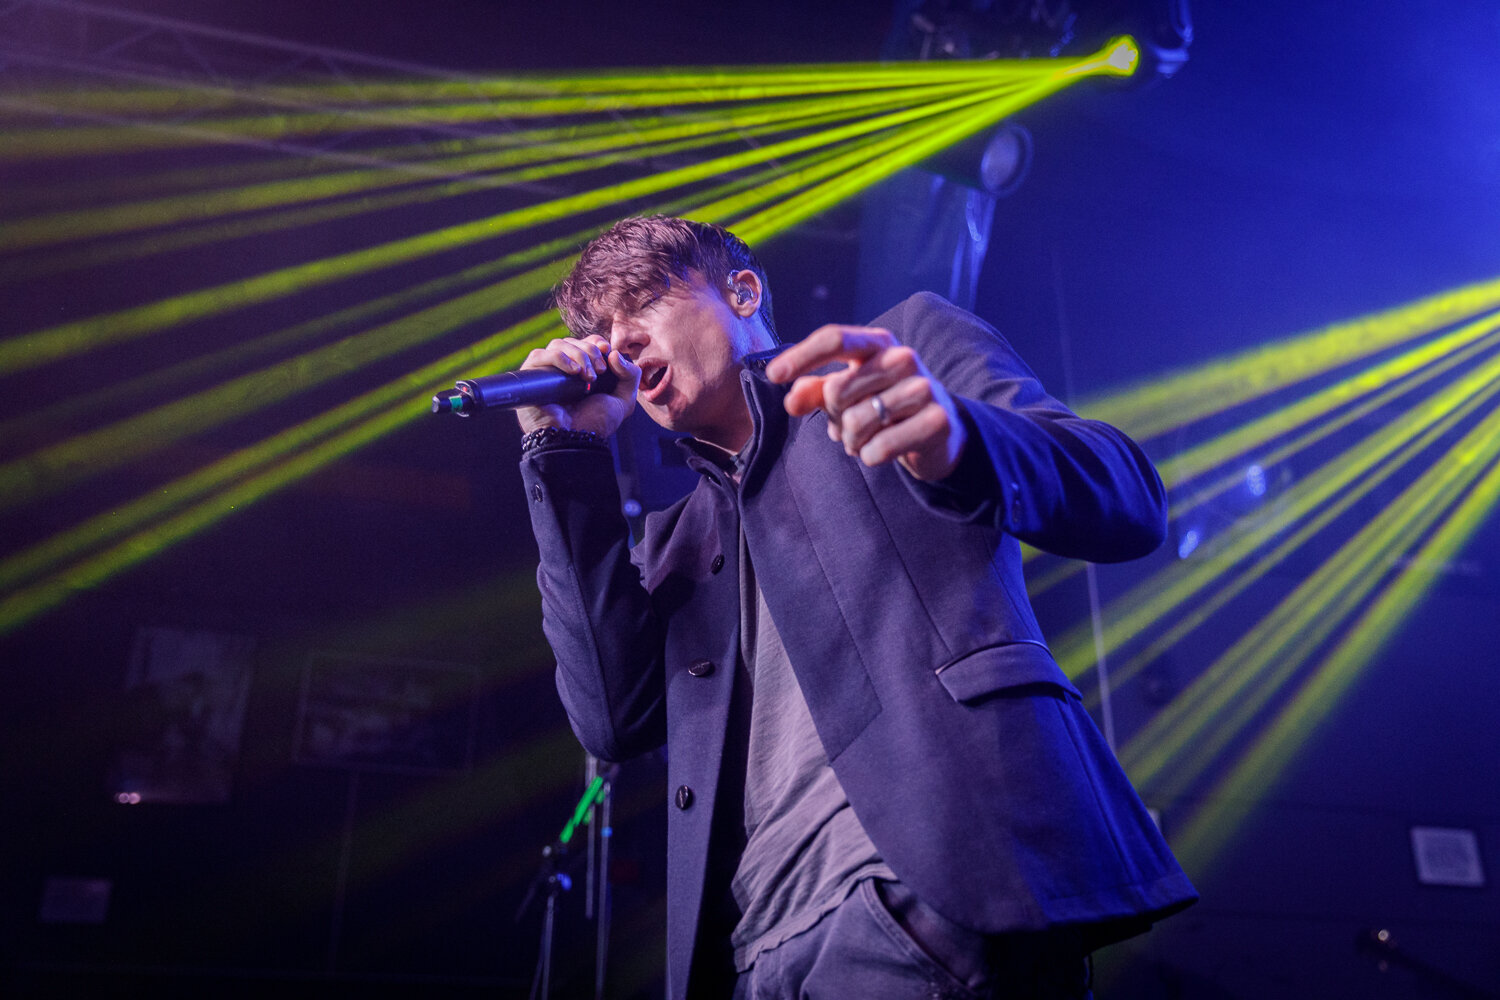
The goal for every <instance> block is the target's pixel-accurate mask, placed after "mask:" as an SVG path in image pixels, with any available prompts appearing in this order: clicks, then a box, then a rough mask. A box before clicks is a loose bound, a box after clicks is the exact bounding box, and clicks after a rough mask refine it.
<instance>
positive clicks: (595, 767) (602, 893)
mask: <svg viewBox="0 0 1500 1000" xmlns="http://www.w3.org/2000/svg"><path fill="white" fill-rule="evenodd" d="M617 770H618V767H617V766H616V765H610V766H608V767H606V768H604V769H603V770H600V768H599V762H598V761H597V760H596V759H594V758H593V757H592V756H591V757H589V758H588V759H587V767H586V773H587V776H588V787H587V788H585V789H584V792H583V797H582V798H580V799H579V800H578V804H577V806H575V807H574V809H573V814H572V817H571V818H570V819H569V820H568V823H567V825H566V826H564V827H563V830H562V833H560V834H558V836H557V839H556V840H554V841H553V842H552V843H550V844H548V845H547V846H546V847H544V848H542V864H541V867H540V868H539V869H538V870H537V873H536V875H535V876H534V877H533V878H532V880H531V884H530V885H529V886H528V887H527V888H526V895H525V897H524V898H522V900H521V905H520V906H519V907H517V909H516V917H515V922H516V923H520V922H521V920H522V919H523V918H524V917H525V916H526V911H527V910H529V909H530V908H531V903H532V901H533V900H534V899H536V896H537V893H538V892H539V891H541V890H543V889H545V891H546V903H545V904H544V909H543V916H542V938H541V944H540V946H539V949H538V954H537V965H536V973H535V974H534V975H533V976H532V980H531V1000H548V998H549V997H551V995H552V943H553V936H554V933H555V929H556V921H557V899H558V897H559V896H561V895H562V894H563V893H564V892H567V891H568V890H570V889H572V888H573V879H572V877H571V876H569V875H568V873H567V872H566V871H565V870H564V867H565V866H566V864H567V861H568V845H569V843H570V842H571V841H572V840H573V836H574V834H575V833H576V832H577V831H578V827H579V826H581V825H585V824H590V821H591V820H592V819H593V816H594V810H595V807H596V806H600V805H601V804H602V808H601V809H600V822H599V823H594V824H591V826H592V832H591V833H590V836H589V840H588V851H587V855H588V872H587V876H586V878H587V884H588V893H587V901H586V910H587V912H586V915H587V916H589V917H591V918H595V917H597V922H598V927H599V938H598V954H597V956H596V959H595V965H594V995H595V997H602V996H603V995H604V959H605V950H606V947H607V934H608V926H609V921H608V909H607V904H608V885H609V877H608V873H609V868H608V860H609V837H610V830H609V813H610V807H609V793H610V785H611V782H612V781H613V779H614V776H615V773H616V772H617ZM596 839H597V840H598V845H597V846H596V844H595V840H596ZM596 856H597V857H598V858H599V868H600V871H599V872H596V871H595V858H596ZM596 885H597V896H598V908H597V913H596V910H595V903H594V897H595V892H596Z"/></svg>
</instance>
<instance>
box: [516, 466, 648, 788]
mask: <svg viewBox="0 0 1500 1000" xmlns="http://www.w3.org/2000/svg"><path fill="white" fill-rule="evenodd" d="M521 479H522V482H523V484H524V485H525V488H526V496H527V499H528V501H529V504H528V506H529V507H530V510H531V524H532V529H533V531H534V532H535V534H536V542H537V549H538V552H539V554H540V556H541V562H540V565H539V567H538V569H537V586H538V589H539V590H540V591H541V595H542V629H543V631H544V632H545V634H546V636H547V641H548V643H549V644H550V645H551V646H552V652H553V655H554V656H556V658H557V690H558V694H559V695H560V696H561V698H562V703H563V708H564V709H565V710H566V711H567V713H568V720H569V722H571V724H572V726H573V731H574V733H576V734H577V736H578V739H579V742H581V743H582V744H583V746H584V749H586V750H587V751H588V752H589V753H591V754H593V755H594V756H596V757H599V758H601V759H603V760H606V761H621V760H626V759H628V758H630V757H634V756H636V755H638V754H641V753H645V752H646V751H648V750H652V749H655V748H656V747H658V746H661V745H662V744H663V743H664V742H665V741H666V713H665V688H664V683H663V676H664V672H663V666H662V664H663V653H662V649H663V643H662V630H661V626H660V623H659V621H658V618H657V616H656V614H655V613H654V611H653V609H652V605H651V599H650V595H648V594H647V593H646V590H645V588H644V587H643V586H642V585H641V579H640V574H639V572H638V570H637V569H636V567H635V565H634V564H633V563H632V561H631V558H630V545H629V533H628V529H627V526H626V524H625V519H624V515H623V514H622V513H621V508H620V496H619V485H618V484H617V482H616V480H615V475H614V463H613V461H612V459H611V456H610V453H609V450H608V449H607V448H604V447H602V446H594V447H589V446H587V445H585V446H562V445H554V446H546V445H544V446H542V447H539V448H536V449H534V450H532V451H530V452H528V453H527V454H525V455H523V456H522V459H521Z"/></svg>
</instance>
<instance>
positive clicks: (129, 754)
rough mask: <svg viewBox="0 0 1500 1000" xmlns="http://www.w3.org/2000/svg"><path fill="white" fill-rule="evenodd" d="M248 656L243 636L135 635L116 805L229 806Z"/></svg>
mask: <svg viewBox="0 0 1500 1000" xmlns="http://www.w3.org/2000/svg"><path fill="white" fill-rule="evenodd" d="M254 651H255V640H254V639H253V638H250V637H248V636H241V635H226V634H223V633H218V632H194V631H185V630H182V629H174V628H145V627H143V628H140V629H137V630H136V634H135V642H134V643H133V645H132V648H131V654H130V666H129V668H128V669H127V671H126V675H125V697H124V701H123V705H122V712H121V724H120V734H121V735H120V740H119V749H118V751H117V753H116V755H115V761H114V767H113V768H112V772H111V775H110V779H111V780H110V784H111V789H110V791H111V793H112V794H113V795H114V796H115V798H116V800H117V801H119V802H122V803H127V804H135V803H140V802H176V803H207V802H227V801H228V800H229V795H230V791H231V788H232V785H233V780H234V770H235V765H236V764H237V762H238V760H239V753H240V736H241V733H242V731H243V729H244V723H245V705H246V702H247V701H248V699H249V696H250V675H251V669H252V666H253V655H254Z"/></svg>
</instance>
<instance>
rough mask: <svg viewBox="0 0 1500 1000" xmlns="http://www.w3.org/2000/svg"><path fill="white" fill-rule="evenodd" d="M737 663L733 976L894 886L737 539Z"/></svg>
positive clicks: (741, 544)
mask: <svg viewBox="0 0 1500 1000" xmlns="http://www.w3.org/2000/svg"><path fill="white" fill-rule="evenodd" d="M740 635H741V655H742V656H743V657H744V662H745V667H746V670H747V671H748V673H749V676H750V681H751V685H752V687H753V694H752V696H751V702H750V737H749V747H748V750H747V755H746V756H747V763H746V768H745V802H744V806H745V835H746V844H745V851H744V854H743V855H742V856H741V858H740V863H739V867H738V868H737V869H736V871H735V874H734V880H733V882H732V883H731V892H732V893H733V895H734V900H735V903H736V904H737V905H738V906H739V908H740V910H741V912H742V915H741V917H740V921H739V924H738V926H736V927H735V929H734V934H733V936H732V938H731V943H732V944H733V946H734V963H735V968H736V969H738V970H739V971H741V972H743V971H744V970H746V969H748V968H749V967H750V966H751V965H753V964H755V959H756V957H757V956H759V955H760V953H761V952H763V951H766V950H768V949H771V948H774V947H776V946H777V945H779V944H781V943H782V942H783V941H785V940H787V939H788V938H791V937H793V936H795V935H797V934H800V933H801V932H803V931H805V930H807V929H808V928H810V927H812V926H813V925H814V924H816V923H817V922H818V920H819V919H820V918H821V917H822V916H823V915H824V914H825V913H827V912H828V911H829V910H831V909H833V908H834V907H835V906H838V905H839V903H841V902H843V900H844V898H845V897H846V896H848V894H849V892H850V890H851V889H853V888H854V886H855V885H856V884H857V883H858V882H859V881H860V880H861V879H864V878H868V877H870V876H879V877H882V878H894V877H895V876H894V875H893V874H892V873H891V870H890V869H889V868H888V867H887V866H886V865H885V863H884V862H883V861H882V860H881V858H880V854H879V852H878V851H876V850H875V845H874V844H872V843H871V842H870V838H869V837H868V836H867V835H866V834H865V831H864V827H862V826H861V825H860V822H859V820H858V819H857V818H855V815H854V810H853V809H852V808H850V806H849V799H848V798H847V797H846V796H845V795H844V789H843V787H842V786H840V785H839V782H838V778H837V777H835V775H834V773H833V768H832V767H830V766H829V764H828V758H827V756H826V754H825V753H824V752H823V745H822V743H821V742H819V740H818V734H817V731H816V730H815V729H814V728H813V721H812V716H811V715H810V714H809V713H808V710H807V701H806V700H805V699H804V698H803V697H802V689H801V687H799V686H798V684H797V677H796V675H795V674H794V673H793V672H792V664H791V661H790V660H788V659H787V654H786V649H785V648H784V647H783V646H782V644H781V636H780V634H779V633H778V632H777V631H776V625H775V623H774V622H772V621H771V613H770V611H769V610H768V609H767V607H766V602H765V598H764V597H763V596H762V595H761V592H760V587H759V585H758V584H757V583H756V581H755V572H754V570H753V569H752V568H751V566H750V553H749V551H748V549H747V548H746V546H745V542H744V539H743V537H741V539H740Z"/></svg>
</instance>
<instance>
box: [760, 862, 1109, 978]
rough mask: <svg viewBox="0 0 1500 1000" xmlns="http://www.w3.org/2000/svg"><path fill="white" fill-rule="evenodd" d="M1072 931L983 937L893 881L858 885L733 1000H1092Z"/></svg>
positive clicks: (765, 963)
mask: <svg viewBox="0 0 1500 1000" xmlns="http://www.w3.org/2000/svg"><path fill="white" fill-rule="evenodd" d="M1078 941H1079V938H1078V935H1077V934H1076V933H1073V932H1070V931H1067V930H1061V931H1057V932H1050V933H1044V934H1005V935H984V934H979V933H977V932H975V931H971V930H968V929H967V928H964V927H960V926H958V925H957V924H954V923H952V922H951V921H949V920H947V919H946V918H944V917H943V916H942V915H941V914H939V913H938V912H937V911H935V910H933V909H932V908H931V907H929V906H927V905H926V904H924V903H922V902H921V901H920V900H918V899H917V898H916V897H915V896H913V895H912V894H911V893H910V891H908V890H907V889H906V887H905V886H903V885H901V884H900V883H897V882H884V881H881V880H878V879H865V880H864V881H862V882H860V883H859V884H858V885H857V886H856V887H855V888H854V890H853V891H852V892H851V893H850V894H849V896H848V898H847V899H845V900H844V901H843V902H842V903H840V904H839V905H838V906H837V907H836V908H834V909H833V910H831V911H829V913H828V914H826V915H825V916H824V917H823V919H822V920H820V921H818V923H817V924H815V925H814V926H813V927H811V928H810V929H808V930H807V931H805V932H803V933H802V934H799V935H797V936H796V937H794V938H791V939H789V940H787V941H784V942H783V943H782V944H780V945H778V946H777V947H775V948H773V949H771V950H770V951H766V952H762V953H761V955H760V957H759V958H758V959H757V960H756V963H755V965H754V966H752V967H751V968H750V969H748V970H746V971H745V972H743V973H741V974H740V975H739V977H738V978H737V979H736V981H735V987H734V1000H847V998H848V997H858V998H860V1000H897V998H902V1000H907V998H910V1000H918V998H920V1000H939V998H942V1000H949V998H952V1000H977V998H984V1000H1091V997H1092V993H1091V992H1090V989H1089V967H1088V959H1087V955H1086V954H1085V953H1084V951H1083V949H1082V947H1081V946H1080V944H1079V943H1078Z"/></svg>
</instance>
